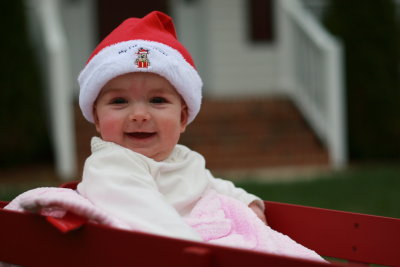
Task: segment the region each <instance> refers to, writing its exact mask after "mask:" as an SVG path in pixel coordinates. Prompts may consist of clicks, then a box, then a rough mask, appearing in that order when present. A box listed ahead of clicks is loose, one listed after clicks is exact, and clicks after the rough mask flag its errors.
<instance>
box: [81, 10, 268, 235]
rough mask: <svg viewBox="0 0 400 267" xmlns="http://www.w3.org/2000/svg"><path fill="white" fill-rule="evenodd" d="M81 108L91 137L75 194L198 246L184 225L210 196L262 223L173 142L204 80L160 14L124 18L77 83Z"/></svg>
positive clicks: (239, 195) (242, 196)
mask: <svg viewBox="0 0 400 267" xmlns="http://www.w3.org/2000/svg"><path fill="white" fill-rule="evenodd" d="M78 81H79V84H80V98H79V103H80V107H81V109H82V112H83V115H84V116H85V118H86V119H87V120H88V121H90V122H92V123H94V124H95V126H96V129H97V131H98V133H99V134H100V137H101V138H99V137H93V139H92V142H91V147H92V155H91V156H90V157H89V158H88V159H87V160H86V162H85V167H84V171H83V177H82V181H81V182H80V183H79V185H78V187H77V190H78V192H79V193H80V194H81V195H82V196H84V197H85V198H87V199H89V200H90V201H91V202H92V203H93V204H94V205H95V206H97V207H100V208H102V209H103V210H104V211H106V212H108V213H109V214H110V215H112V216H115V217H116V218H118V219H120V220H122V221H124V222H125V223H127V224H129V225H130V226H132V228H135V229H142V230H144V231H146V232H150V233H154V234H159V235H165V236H172V237H177V238H184V239H191V240H201V238H200V236H199V235H198V233H197V232H196V231H194V230H193V229H192V228H191V227H190V226H189V225H188V224H187V223H186V222H185V218H187V217H188V216H189V215H190V213H191V211H192V209H193V208H194V206H195V205H196V203H197V202H198V201H199V200H200V199H201V198H202V197H203V196H204V195H205V194H206V193H207V192H210V191H211V190H212V191H216V192H217V193H218V194H223V195H226V196H229V197H233V198H235V199H237V200H239V201H241V202H243V203H244V204H245V205H248V206H249V207H250V208H251V209H252V210H253V211H254V212H255V213H256V214H257V216H258V217H259V218H260V219H261V220H263V221H264V222H265V217H264V205H263V202H262V201H261V200H260V199H259V198H258V197H256V196H254V195H252V194H249V193H247V192H245V191H244V190H243V189H240V188H236V187H235V186H234V185H233V184H232V183H231V182H229V181H225V180H221V179H217V178H214V177H213V176H212V175H211V173H210V172H209V171H208V170H207V169H206V168H205V160H204V158H203V157H202V156H201V155H200V154H198V153H196V152H194V151H192V150H190V149H189V148H187V147H185V146H183V145H179V144H177V143H178V141H179V137H180V135H181V133H183V132H184V131H185V128H186V127H187V125H188V124H189V123H191V122H192V121H193V120H194V118H195V117H196V115H197V113H198V112H199V110H200V105H201V97H202V96H201V88H202V81H201V78H200V77H199V75H198V73H197V71H196V69H195V66H194V62H193V60H192V58H191V56H190V54H189V53H188V51H187V50H186V49H185V47H184V46H183V45H182V44H181V43H180V42H179V41H178V40H177V38H176V32H175V29H174V26H173V22H172V20H171V18H170V17H168V16H167V15H165V14H163V13H161V12H152V13H150V14H148V15H147V16H145V17H144V18H141V19H139V18H131V19H128V20H126V21H124V22H123V23H122V24H121V25H120V26H118V27H117V28H116V29H115V30H114V31H113V32H111V33H110V34H109V35H108V36H107V37H106V38H105V39H104V40H103V41H102V42H101V43H100V44H99V45H98V46H97V48H96V49H95V50H94V52H93V54H92V55H91V56H90V58H89V60H88V62H87V64H86V66H85V67H84V69H83V70H82V72H81V73H80V76H79V79H78Z"/></svg>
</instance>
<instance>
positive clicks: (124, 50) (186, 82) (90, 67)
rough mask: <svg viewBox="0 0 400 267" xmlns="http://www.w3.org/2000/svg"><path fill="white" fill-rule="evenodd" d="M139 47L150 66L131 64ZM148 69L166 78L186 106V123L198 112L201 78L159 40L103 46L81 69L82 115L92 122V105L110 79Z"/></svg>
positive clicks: (80, 101) (79, 79)
mask: <svg viewBox="0 0 400 267" xmlns="http://www.w3.org/2000/svg"><path fill="white" fill-rule="evenodd" d="M140 48H143V49H146V50H149V53H148V60H149V62H150V66H149V67H147V68H140V67H138V66H137V65H136V64H135V60H136V59H137V57H138V54H137V52H138V50H139V49H140ZM131 72H151V73H156V74H158V75H160V76H162V77H164V78H165V79H167V80H168V81H169V82H170V83H171V84H172V85H173V86H174V87H175V89H176V90H177V92H178V93H179V94H180V95H181V96H182V98H183V100H184V101H185V103H186V105H187V106H188V113H189V114H188V123H190V122H192V121H193V120H194V118H195V117H196V115H197V113H198V112H199V111H200V105H201V88H202V86H203V83H202V80H201V78H200V76H199V74H198V73H197V71H196V70H195V69H194V68H193V66H192V65H190V64H189V63H188V62H187V61H186V60H185V59H184V58H183V56H182V55H181V54H180V53H179V52H178V51H177V50H176V49H174V48H172V47H170V46H167V45H164V44H162V43H159V42H153V41H146V40H131V41H125V42H120V43H116V44H113V45H111V46H108V47H105V48H104V49H102V50H101V51H100V52H99V53H98V54H96V55H95V56H94V57H93V58H92V59H91V60H90V61H89V62H88V63H87V65H86V66H85V68H84V69H83V70H82V71H81V73H80V75H79V77H78V82H79V85H80V90H81V91H80V95H79V105H80V107H81V110H82V113H83V115H84V117H85V118H86V119H87V120H88V121H90V122H92V123H93V122H94V117H93V104H94V102H95V101H96V99H97V96H98V95H99V93H100V91H101V89H102V88H103V86H104V85H105V84H106V83H107V82H108V81H110V80H111V79H113V78H115V77H117V76H120V75H123V74H127V73H131Z"/></svg>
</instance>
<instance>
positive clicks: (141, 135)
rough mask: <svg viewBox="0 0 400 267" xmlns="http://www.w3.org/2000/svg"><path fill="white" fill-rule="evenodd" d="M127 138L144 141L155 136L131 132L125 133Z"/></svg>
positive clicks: (147, 133)
mask: <svg viewBox="0 0 400 267" xmlns="http://www.w3.org/2000/svg"><path fill="white" fill-rule="evenodd" d="M127 135H128V136H130V137H133V138H136V139H146V138H150V137H153V136H154V135H156V133H155V132H132V133H127Z"/></svg>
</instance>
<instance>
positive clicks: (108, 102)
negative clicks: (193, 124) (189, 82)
mask: <svg viewBox="0 0 400 267" xmlns="http://www.w3.org/2000/svg"><path fill="white" fill-rule="evenodd" d="M94 117H95V124H96V129H97V131H98V132H99V133H100V135H101V137H102V139H103V140H104V141H109V142H114V143H117V144H119V145H121V146H123V147H126V148H129V149H131V150H133V151H135V152H137V153H140V154H143V155H145V156H147V157H149V158H152V159H154V160H156V161H161V160H164V159H166V158H167V157H168V156H169V155H170V153H171V152H172V150H173V148H174V147H175V145H176V144H177V143H178V140H179V137H180V134H181V133H182V132H183V131H184V130H185V128H186V123H187V117H188V110H187V107H186V105H185V104H184V102H183V101H182V99H181V97H180V95H179V94H178V93H177V92H176V90H175V88H174V87H173V86H172V85H171V84H170V83H169V82H168V81H167V80H166V79H164V78H163V77H161V76H159V75H157V74H154V73H144V72H135V73H128V74H124V75H121V76H118V77H116V78H114V79H112V80H110V81H109V82H108V83H107V84H106V85H105V86H104V87H103V89H102V90H101V92H100V94H99V96H98V97H97V100H96V102H95V105H94Z"/></svg>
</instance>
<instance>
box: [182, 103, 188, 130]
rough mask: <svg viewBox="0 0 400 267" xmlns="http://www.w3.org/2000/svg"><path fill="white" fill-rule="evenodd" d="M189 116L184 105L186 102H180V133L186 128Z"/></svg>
mask: <svg viewBox="0 0 400 267" xmlns="http://www.w3.org/2000/svg"><path fill="white" fill-rule="evenodd" d="M188 117H189V110H188V107H187V106H186V103H184V102H183V103H182V110H181V133H183V132H184V131H185V129H186V125H187V122H188Z"/></svg>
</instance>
